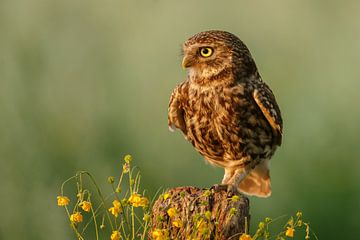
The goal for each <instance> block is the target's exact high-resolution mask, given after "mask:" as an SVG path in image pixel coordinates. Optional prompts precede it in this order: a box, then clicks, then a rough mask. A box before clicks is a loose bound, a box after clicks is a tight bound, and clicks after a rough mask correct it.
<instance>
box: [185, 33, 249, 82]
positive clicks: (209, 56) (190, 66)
mask: <svg viewBox="0 0 360 240" xmlns="http://www.w3.org/2000/svg"><path fill="white" fill-rule="evenodd" d="M182 50H183V54H184V58H183V61H182V66H183V67H184V68H186V69H187V70H188V74H189V78H190V79H191V80H193V81H197V82H214V81H224V80H229V79H230V80H239V79H241V78H244V77H245V76H248V75H249V74H254V73H255V72H256V65H255V63H254V61H253V59H252V57H251V54H250V52H249V50H248V48H247V47H246V46H245V44H244V43H243V42H242V41H241V40H240V39H239V38H238V37H237V36H235V35H234V34H231V33H229V32H225V31H218V30H213V31H205V32H200V33H198V34H195V35H194V36H192V37H191V38H189V39H188V40H187V41H186V42H185V43H184V44H183V49H182Z"/></svg>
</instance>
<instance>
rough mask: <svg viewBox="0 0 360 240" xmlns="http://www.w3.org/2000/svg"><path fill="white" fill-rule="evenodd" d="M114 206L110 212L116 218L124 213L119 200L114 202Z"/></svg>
mask: <svg viewBox="0 0 360 240" xmlns="http://www.w3.org/2000/svg"><path fill="white" fill-rule="evenodd" d="M112 204H113V207H111V208H109V212H111V214H112V215H114V216H115V217H118V216H119V213H121V212H122V208H121V203H120V202H119V201H118V200H114V201H113V202H112Z"/></svg>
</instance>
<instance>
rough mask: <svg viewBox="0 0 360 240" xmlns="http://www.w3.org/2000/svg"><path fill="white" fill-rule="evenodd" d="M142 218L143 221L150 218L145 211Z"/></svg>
mask: <svg viewBox="0 0 360 240" xmlns="http://www.w3.org/2000/svg"><path fill="white" fill-rule="evenodd" d="M143 220H144V221H145V222H148V221H149V220H150V215H149V214H147V213H145V214H144V217H143Z"/></svg>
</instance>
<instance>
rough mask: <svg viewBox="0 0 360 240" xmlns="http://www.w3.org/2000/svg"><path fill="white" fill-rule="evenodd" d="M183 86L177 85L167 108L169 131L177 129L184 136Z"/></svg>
mask: <svg viewBox="0 0 360 240" xmlns="http://www.w3.org/2000/svg"><path fill="white" fill-rule="evenodd" d="M184 84H185V83H182V84H180V85H178V86H177V87H176V88H175V89H174V91H173V92H172V94H171V97H170V102H169V108H168V125H169V130H170V131H172V132H173V131H175V129H176V128H179V129H180V130H181V131H182V132H183V133H184V134H185V135H186V132H187V130H186V124H185V119H184V114H185V113H184V109H183V101H185V97H186V96H184V94H183V88H184Z"/></svg>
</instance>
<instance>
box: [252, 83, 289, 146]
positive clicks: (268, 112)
mask: <svg viewBox="0 0 360 240" xmlns="http://www.w3.org/2000/svg"><path fill="white" fill-rule="evenodd" d="M252 95H253V98H254V100H255V102H256V104H257V105H258V106H259V108H260V110H261V111H262V113H263V114H264V116H265V118H266V120H267V121H268V123H269V124H270V126H271V128H272V129H273V132H274V135H275V140H276V143H277V145H279V146H280V145H281V139H282V129H283V123H282V118H281V113H280V108H279V106H278V105H277V103H276V100H275V96H274V94H273V93H272V91H271V90H270V88H269V87H268V86H267V85H266V84H265V83H262V84H261V85H260V86H259V87H257V88H255V89H254V91H253V94H252Z"/></svg>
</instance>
